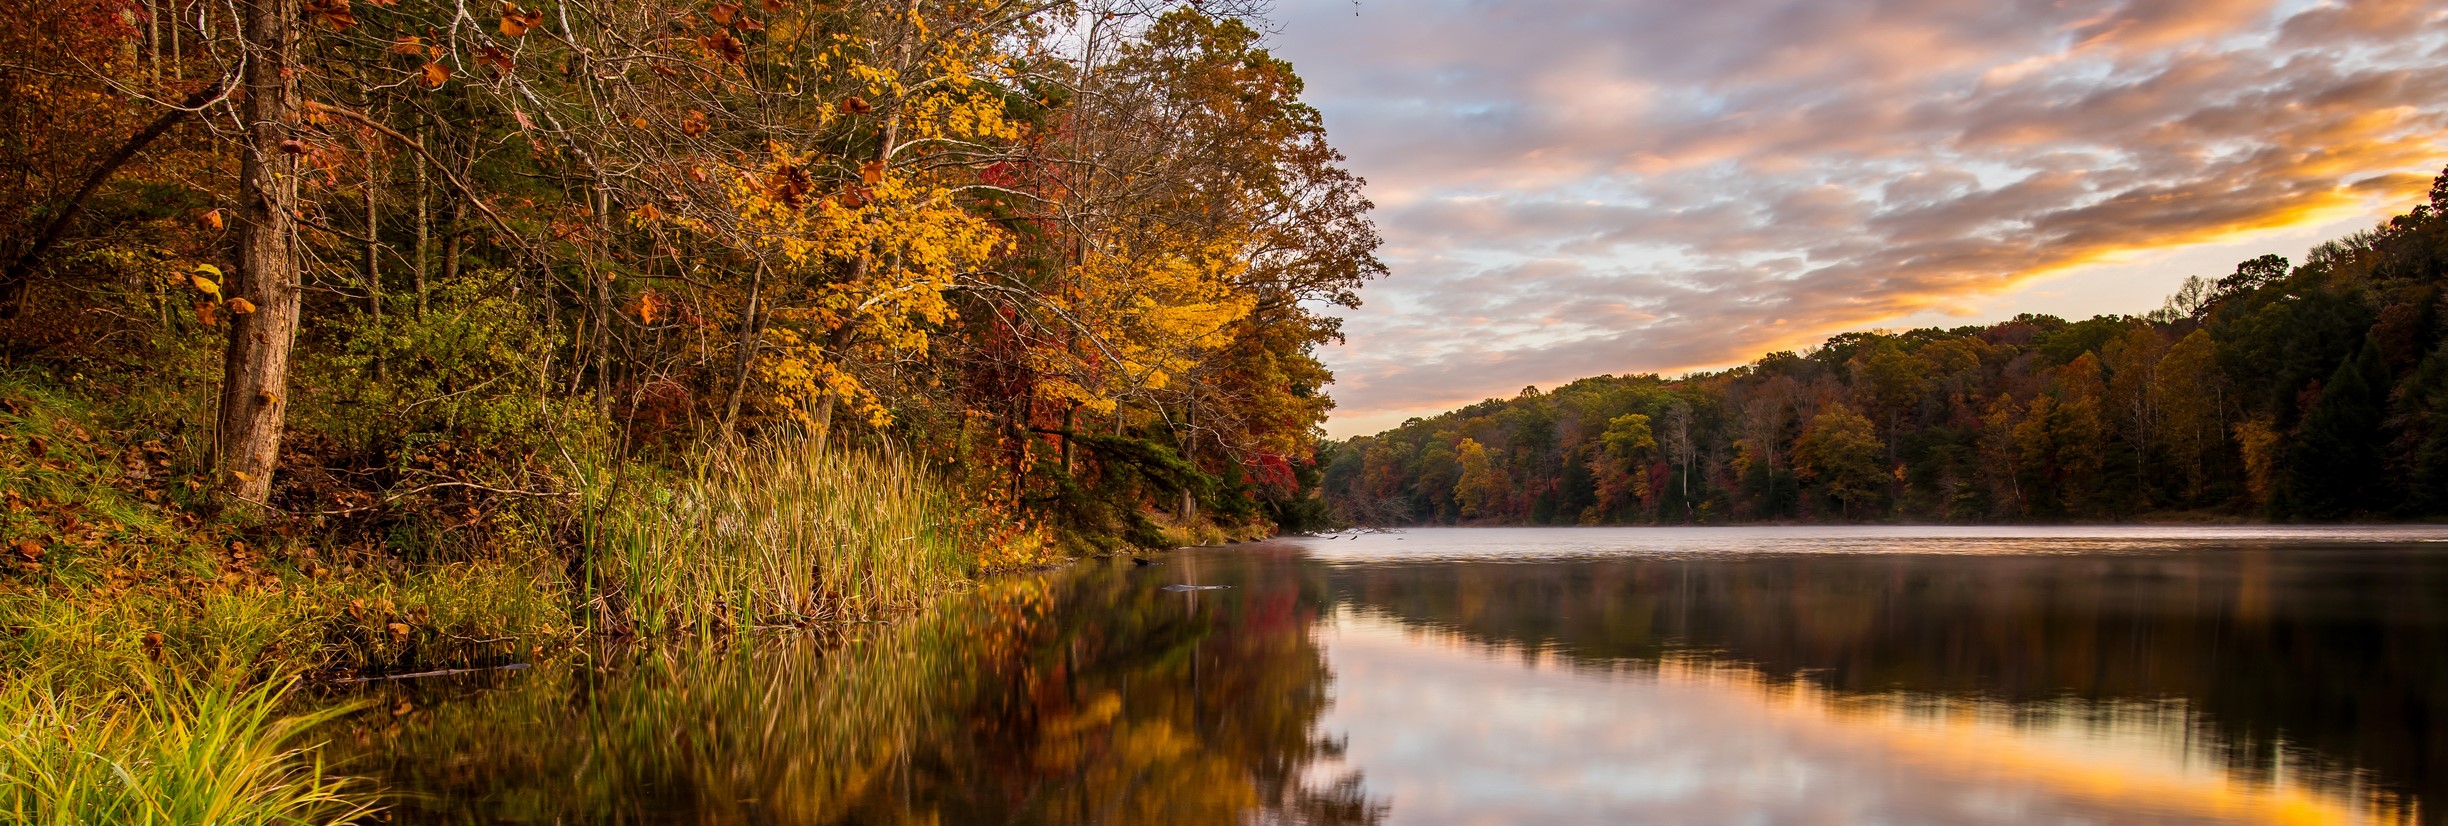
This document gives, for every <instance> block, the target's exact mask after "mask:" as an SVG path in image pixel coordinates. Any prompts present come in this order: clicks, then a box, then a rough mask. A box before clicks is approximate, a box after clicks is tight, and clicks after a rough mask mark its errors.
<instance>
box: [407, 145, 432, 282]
mask: <svg viewBox="0 0 2448 826" xmlns="http://www.w3.org/2000/svg"><path fill="white" fill-rule="evenodd" d="M416 141H417V157H418V160H417V162H415V163H412V164H409V166H411V167H414V168H415V169H416V203H417V207H416V267H415V268H414V272H415V273H416V314H417V320H419V321H423V320H424V319H425V262H426V261H427V259H428V250H430V249H431V248H432V243H433V184H432V182H431V180H430V179H428V178H426V177H425V176H426V172H425V162H424V160H423V158H425V157H427V156H426V154H425V125H424V124H423V123H422V122H420V123H418V124H417V136H416Z"/></svg>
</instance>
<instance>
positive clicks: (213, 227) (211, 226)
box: [196, 209, 227, 232]
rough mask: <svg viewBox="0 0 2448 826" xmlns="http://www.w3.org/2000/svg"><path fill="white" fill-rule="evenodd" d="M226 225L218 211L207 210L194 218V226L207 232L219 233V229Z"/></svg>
mask: <svg viewBox="0 0 2448 826" xmlns="http://www.w3.org/2000/svg"><path fill="white" fill-rule="evenodd" d="M226 225H227V224H226V222H225V221H224V220H223V219H222V217H221V210H218V209H208V210H205V211H204V212H203V213H202V214H200V215H197V216H196V226H197V227H198V228H201V229H204V230H207V231H211V232H220V231H221V228H222V227H224V226H226Z"/></svg>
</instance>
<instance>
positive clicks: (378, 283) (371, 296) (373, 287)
mask: <svg viewBox="0 0 2448 826" xmlns="http://www.w3.org/2000/svg"><path fill="white" fill-rule="evenodd" d="M367 108H368V109H371V108H373V107H371V106H368V107H367ZM365 153H366V157H365V163H366V169H365V176H366V179H365V249H364V251H363V252H364V255H365V261H364V264H365V289H366V316H367V320H368V321H369V322H371V323H372V324H373V326H374V335H375V337H376V340H377V341H378V342H379V341H380V340H381V336H382V330H383V289H382V208H381V206H380V205H378V204H377V203H376V199H377V198H378V197H379V196H380V195H381V193H382V165H381V163H380V161H381V159H380V158H378V157H376V156H375V153H374V147H373V146H372V145H368V146H367V147H366V149H365ZM374 354H375V355H374V380H375V381H376V382H382V381H384V380H386V379H387V378H388V376H389V373H388V372H387V371H385V370H384V369H383V360H382V348H381V347H380V345H377V346H376V347H375V349H374Z"/></svg>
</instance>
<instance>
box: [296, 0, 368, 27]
mask: <svg viewBox="0 0 2448 826" xmlns="http://www.w3.org/2000/svg"><path fill="white" fill-rule="evenodd" d="M306 16H307V17H308V18H309V19H313V20H319V21H322V23H323V24H324V25H326V26H330V27H332V28H334V29H343V30H345V29H347V28H348V27H350V26H354V25H357V16H356V15H354V14H350V13H349V0H306Z"/></svg>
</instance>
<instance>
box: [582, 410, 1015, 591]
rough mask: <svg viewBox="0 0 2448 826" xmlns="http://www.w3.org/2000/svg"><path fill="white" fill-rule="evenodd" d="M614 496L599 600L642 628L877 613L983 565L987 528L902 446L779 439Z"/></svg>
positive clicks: (600, 540) (601, 531)
mask: <svg viewBox="0 0 2448 826" xmlns="http://www.w3.org/2000/svg"><path fill="white" fill-rule="evenodd" d="M615 487H618V486H615ZM602 496H603V500H602V501H603V505H604V506H603V507H601V508H599V509H597V510H598V514H599V515H598V516H596V517H595V518H594V519H593V521H592V522H591V523H590V525H589V529H588V533H589V534H590V535H589V537H588V544H589V546H590V561H591V563H592V566H593V568H592V571H591V575H590V577H589V585H590V587H591V589H592V590H593V591H594V593H593V594H592V595H591V599H592V600H593V601H594V602H595V603H596V605H597V607H598V608H599V609H600V611H601V612H602V614H603V615H608V616H609V617H610V618H611V619H612V620H613V621H615V622H618V623H627V624H629V625H630V626H632V628H633V630H635V631H638V632H640V633H656V632H662V631H670V630H676V629H682V628H698V629H706V628H724V627H742V626H755V625H804V624H807V623H811V622H823V621H833V620H848V619H863V618H871V617H876V616H881V615H884V614H888V613H892V612H895V611H901V610H906V609H910V608H914V607H916V606H917V605H918V604H919V603H920V602H921V601H922V600H923V599H924V598H925V597H926V596H927V595H929V594H930V593H933V592H936V591H939V590H942V589H943V588H944V587H946V586H947V585H950V584H952V583H956V582H960V581H962V580H965V579H966V578H968V577H969V576H971V575H972V574H973V573H974V572H975V570H976V556H977V553H976V545H977V543H978V542H979V540H980V538H979V537H978V536H976V535H975V534H977V533H978V531H976V530H974V529H973V528H972V527H971V526H974V525H977V524H978V520H976V519H974V518H971V515H969V514H965V513H964V512H963V511H962V509H961V507H960V505H959V503H958V501H957V500H956V499H955V498H954V497H953V496H951V495H950V494H949V493H948V492H947V491H946V490H945V489H944V488H943V487H942V486H941V485H940V484H939V483H938V482H937V481H936V480H935V479H933V478H932V477H930V476H929V475H928V474H927V473H926V472H925V471H924V470H923V469H922V468H920V467H918V466H917V464H916V463H915V462H912V461H910V460H908V459H907V458H906V457H903V456H900V455H898V454H894V453H890V452H881V451H862V450H842V449H835V450H826V449H824V448H823V447H821V446H820V445H819V444H818V443H817V442H816V441H815V440H812V439H805V438H790V437H785V438H777V439H772V440H769V441H764V442H760V443H757V444H752V445H747V446H740V447H732V448H720V449H716V450H714V451H711V452H710V453H709V456H708V458H707V459H706V460H705V461H704V463H703V464H702V465H701V466H700V467H699V468H697V473H696V474H694V475H693V476H690V477H687V478H681V479H671V480H665V481H662V482H660V483H657V484H633V485H629V486H627V489H626V490H616V491H607V492H604V493H603V494H602Z"/></svg>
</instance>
